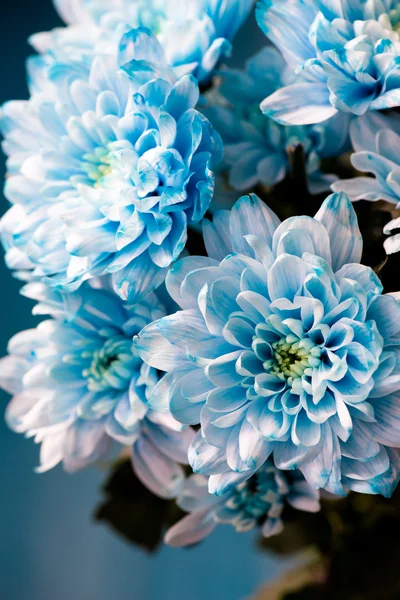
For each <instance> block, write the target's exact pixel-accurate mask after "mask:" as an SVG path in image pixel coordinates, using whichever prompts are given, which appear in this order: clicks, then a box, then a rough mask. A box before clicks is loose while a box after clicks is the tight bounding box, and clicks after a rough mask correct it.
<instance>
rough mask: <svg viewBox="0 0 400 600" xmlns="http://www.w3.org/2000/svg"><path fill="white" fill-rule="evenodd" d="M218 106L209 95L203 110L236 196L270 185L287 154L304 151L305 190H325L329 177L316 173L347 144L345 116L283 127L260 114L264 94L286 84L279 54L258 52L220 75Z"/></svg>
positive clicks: (282, 172)
mask: <svg viewBox="0 0 400 600" xmlns="http://www.w3.org/2000/svg"><path fill="white" fill-rule="evenodd" d="M219 75H220V76H221V78H222V84H221V86H220V88H219V96H220V98H219V105H215V103H214V101H215V93H214V92H213V93H212V98H211V100H212V101H213V102H210V104H211V106H210V107H209V108H206V109H205V110H204V114H205V115H206V116H207V117H208V118H209V119H210V121H211V122H212V123H213V125H214V126H215V128H216V129H217V131H218V132H219V133H220V134H221V136H222V139H223V142H224V151H225V152H224V165H223V168H224V170H227V171H228V173H229V183H230V185H231V186H232V187H233V188H234V189H236V190H239V191H246V190H249V189H251V188H252V187H253V186H254V185H257V184H264V185H266V186H273V185H276V184H277V183H279V182H280V181H282V180H283V179H284V178H285V176H286V175H287V173H288V171H289V169H290V162H289V154H288V152H289V151H290V149H293V148H295V147H297V146H299V145H301V146H302V147H303V149H304V154H305V160H306V171H307V175H308V180H309V187H310V191H311V192H313V193H319V192H320V191H324V190H327V189H329V186H330V184H331V183H332V181H334V180H335V179H336V177H335V176H334V175H325V174H323V173H321V171H320V161H321V159H323V158H329V157H334V156H339V155H340V154H342V152H344V151H345V150H346V149H347V146H348V144H349V140H348V128H349V115H348V114H346V113H339V114H338V115H336V116H335V117H333V118H332V119H329V120H328V121H326V122H325V123H321V124H318V125H311V126H310V125H305V126H284V125H280V124H278V123H276V122H275V121H273V120H272V119H271V118H269V117H268V116H266V115H263V113H262V112H261V110H260V102H261V101H262V100H263V99H264V98H265V94H266V93H269V94H270V93H272V92H275V91H276V90H278V89H279V88H280V87H281V86H282V85H283V83H284V81H285V63H284V60H283V58H282V57H281V55H280V54H279V52H278V51H277V50H276V49H274V48H271V47H266V48H263V49H262V50H261V51H260V52H258V53H257V54H256V55H255V56H253V57H252V58H250V59H249V60H248V61H247V63H246V67H245V70H238V69H228V68H225V69H223V70H221V71H220V73H219Z"/></svg>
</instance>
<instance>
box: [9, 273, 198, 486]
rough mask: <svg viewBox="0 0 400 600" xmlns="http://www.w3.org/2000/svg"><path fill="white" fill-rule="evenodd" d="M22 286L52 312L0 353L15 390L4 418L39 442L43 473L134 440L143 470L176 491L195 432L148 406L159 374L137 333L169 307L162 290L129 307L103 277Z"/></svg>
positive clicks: (153, 482)
mask: <svg viewBox="0 0 400 600" xmlns="http://www.w3.org/2000/svg"><path fill="white" fill-rule="evenodd" d="M23 293H24V294H25V295H27V296H29V297H31V298H33V299H35V300H39V304H38V305H37V307H36V311H35V312H36V313H38V314H49V315H50V316H51V317H52V318H50V319H48V320H45V321H43V322H41V323H40V324H39V325H38V327H37V328H36V329H32V330H27V331H23V332H21V333H18V334H17V335H16V336H15V337H13V338H12V339H11V341H10V343H9V348H8V351H9V355H8V356H6V357H5V358H2V359H1V360H0V386H1V387H2V389H4V390H6V391H7V392H9V393H10V394H12V395H13V398H12V400H11V402H10V404H9V405H8V407H7V410H6V420H7V423H8V425H9V426H10V427H11V429H13V430H14V431H17V432H18V433H24V434H25V435H26V436H28V437H34V438H35V441H36V442H37V443H40V444H41V451H40V467H39V468H38V469H37V470H38V471H39V472H44V471H47V470H49V469H51V468H53V467H54V466H56V465H57V464H58V463H60V462H62V463H63V465H64V467H65V469H66V470H67V471H70V472H73V471H76V470H78V469H82V468H84V467H86V466H88V465H90V464H92V463H94V462H96V461H98V460H100V459H102V458H104V457H105V456H107V455H108V454H109V452H110V450H111V445H112V442H113V441H116V442H118V443H119V444H122V445H123V446H129V447H131V450H132V464H133V468H134V470H135V472H136V473H137V475H138V477H140V478H141V480H142V481H143V483H144V484H145V485H147V487H148V488H149V489H151V490H152V491H153V492H154V493H156V494H159V495H160V496H163V497H174V496H175V495H176V494H177V493H178V492H179V490H180V486H181V485H182V483H183V481H184V471H183V469H182V467H181V466H180V465H179V464H178V463H182V464H184V463H186V462H187V451H188V447H189V444H190V441H191V439H192V437H193V434H192V431H191V430H190V429H188V428H184V427H182V425H180V424H179V423H177V422H176V421H175V420H174V419H173V418H172V417H171V416H170V415H161V414H159V413H155V412H154V411H152V410H151V409H150V408H149V406H148V399H149V397H150V394H151V390H152V389H153V388H154V386H155V385H156V384H157V382H158V381H159V378H160V374H159V373H158V372H157V371H156V370H155V369H153V368H151V367H150V366H148V365H146V364H144V363H143V361H142V360H141V359H140V357H139V356H138V354H137V352H136V351H135V349H134V348H133V347H132V337H133V336H134V335H135V334H137V333H138V332H139V331H140V330H141V329H142V327H143V326H145V325H146V324H147V323H149V322H151V321H152V320H153V319H155V318H158V317H160V316H161V315H163V314H165V311H164V308H163V306H162V304H161V303H160V302H159V301H158V299H157V297H156V296H154V295H152V294H150V295H149V296H148V298H147V299H146V300H145V301H143V302H141V303H140V304H136V305H128V304H124V303H123V302H122V301H121V299H120V298H119V296H117V295H116V294H115V293H114V292H113V291H112V290H111V288H110V287H109V285H108V282H107V281H106V282H104V281H103V282H102V283H101V287H100V288H96V289H94V288H92V287H90V286H89V284H87V283H86V284H84V285H83V286H82V288H81V289H80V290H79V291H77V292H75V293H71V294H60V293H58V292H53V291H50V290H49V288H47V287H46V286H44V285H43V284H40V283H32V284H28V285H27V286H26V287H25V288H24V290H23Z"/></svg>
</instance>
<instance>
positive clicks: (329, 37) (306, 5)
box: [257, 0, 400, 125]
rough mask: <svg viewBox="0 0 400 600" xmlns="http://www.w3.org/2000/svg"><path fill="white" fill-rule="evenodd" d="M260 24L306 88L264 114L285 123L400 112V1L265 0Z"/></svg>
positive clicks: (268, 102)
mask: <svg viewBox="0 0 400 600" xmlns="http://www.w3.org/2000/svg"><path fill="white" fill-rule="evenodd" d="M257 20H258V23H259V25H260V27H261V29H262V30H263V31H264V32H265V34H266V35H267V36H268V37H269V39H270V40H271V41H272V42H273V43H274V44H275V45H276V46H277V47H278V48H279V50H280V51H281V52H282V54H283V56H284V58H285V60H286V61H287V63H288V65H289V66H290V67H291V68H292V69H293V70H294V71H295V72H296V73H298V74H299V75H301V77H302V81H296V82H295V83H293V84H291V85H289V86H285V87H283V88H282V89H280V90H278V91H277V92H275V93H274V94H272V95H271V96H269V97H267V98H266V99H265V100H264V102H263V103H262V106H261V107H262V110H263V111H264V112H265V113H266V114H268V115H269V116H271V117H273V118H274V119H276V120H277V121H279V122H281V123H285V124H298V125H300V124H307V123H319V122H321V121H325V120H326V119H328V118H329V117H331V116H332V115H334V114H335V113H337V112H338V111H344V112H348V113H353V114H355V115H362V114H364V113H366V112H367V111H368V110H382V109H385V108H390V107H393V106H399V105H400V37H399V32H398V30H399V24H400V11H399V10H398V2H397V0H370V1H368V2H365V0H334V1H333V2H331V1H329V2H328V1H327V0H259V2H258V5H257Z"/></svg>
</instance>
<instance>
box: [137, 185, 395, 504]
mask: <svg viewBox="0 0 400 600" xmlns="http://www.w3.org/2000/svg"><path fill="white" fill-rule="evenodd" d="M204 239H205V243H206V247H207V250H208V254H209V257H188V258H184V259H183V260H181V261H179V262H178V263H177V264H176V265H175V266H174V267H173V268H172V270H171V271H170V272H169V274H168V277H167V288H168V291H169V293H170V294H171V296H172V297H173V298H174V299H175V301H176V302H177V303H178V304H179V306H180V307H181V309H182V310H181V311H178V312H177V313H176V314H174V315H170V316H168V317H165V318H162V319H161V320H159V321H157V322H155V323H153V324H150V325H148V326H147V327H145V328H144V330H143V331H142V332H141V333H140V335H139V336H138V337H137V338H136V339H135V344H136V347H137V349H138V351H139V353H140V355H141V356H142V358H143V359H144V360H145V361H146V362H148V363H149V364H150V365H152V366H153V367H156V368H159V369H162V370H164V371H168V374H167V375H166V376H165V377H164V378H163V379H162V380H161V382H160V383H159V384H158V385H157V386H156V387H155V388H154V390H153V391H152V394H151V398H150V404H151V406H152V407H153V408H155V409H157V410H160V411H168V410H171V413H172V415H173V416H174V417H175V418H176V419H177V420H178V421H180V422H182V423H193V424H194V423H200V424H201V429H200V431H199V433H197V435H196V437H195V439H194V441H193V443H192V446H191V449H190V451H189V458H190V462H191V465H192V467H193V470H194V471H195V472H198V473H202V474H205V475H211V478H210V486H211V489H212V490H214V491H215V492H216V493H217V494H221V493H224V491H225V490H226V489H227V487H228V488H229V486H231V485H232V484H233V483H234V481H235V477H237V478H238V479H237V480H239V481H240V478H242V477H243V474H244V473H245V474H247V475H249V474H252V473H254V472H255V471H256V470H257V469H259V468H260V467H261V466H262V465H263V464H264V462H265V461H266V459H267V458H268V457H269V456H270V455H271V454H272V455H273V458H274V461H275V465H276V466H277V467H278V468H280V469H294V468H299V469H300V470H301V471H302V473H303V475H304V476H305V478H306V479H307V481H308V482H309V483H310V485H311V486H313V487H315V488H325V489H327V490H329V491H330V492H332V493H335V494H344V493H345V492H346V491H348V490H349V489H350V490H355V491H361V492H366V493H381V494H384V495H390V494H391V492H392V491H393V489H394V486H395V485H396V484H397V480H398V476H399V467H400V465H399V458H398V454H397V451H396V450H395V449H394V448H399V447H400V401H399V391H400V363H399V355H398V348H399V343H400V304H399V303H398V302H397V301H396V300H395V298H394V297H392V296H389V295H382V286H381V283H380V281H379V279H378V277H377V276H376V275H375V273H374V272H373V271H372V269H370V268H369V267H365V266H363V265H361V264H360V258H361V253H362V238H361V234H360V231H359V229H358V224H357V217H356V214H355V212H354V209H353V206H352V204H351V202H350V201H349V199H348V198H347V197H346V196H345V195H344V194H335V195H332V196H330V197H329V198H327V199H326V201H325V202H324V203H323V205H322V207H321V208H320V210H319V211H318V213H317V214H316V216H315V217H314V218H311V217H305V216H304V217H292V218H290V219H287V220H286V221H284V222H282V223H280V221H279V219H278V218H277V217H276V215H275V214H274V213H273V212H271V211H270V210H269V209H268V208H267V207H266V206H265V205H264V204H263V203H262V202H261V200H259V199H258V198H257V196H255V195H250V196H245V197H243V198H241V199H240V200H239V201H238V202H237V203H236V205H235V206H234V208H233V209H232V211H231V212H228V211H221V212H218V213H216V215H215V217H214V220H213V223H210V222H207V221H206V222H205V226H204ZM221 474H222V476H221ZM233 474H234V476H233Z"/></svg>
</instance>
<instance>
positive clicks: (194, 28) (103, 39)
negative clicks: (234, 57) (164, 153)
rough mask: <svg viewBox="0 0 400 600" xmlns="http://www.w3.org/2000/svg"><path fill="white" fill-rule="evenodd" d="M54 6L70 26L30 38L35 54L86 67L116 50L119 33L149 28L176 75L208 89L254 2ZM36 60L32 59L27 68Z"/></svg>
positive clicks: (91, 0) (80, 1)
mask: <svg viewBox="0 0 400 600" xmlns="http://www.w3.org/2000/svg"><path fill="white" fill-rule="evenodd" d="M54 4H55V6H56V8H57V10H58V11H59V13H60V15H61V17H62V18H63V19H64V20H65V22H66V23H68V24H70V26H69V27H68V28H60V29H55V30H53V31H52V32H49V33H40V34H37V35H35V36H32V38H31V43H32V45H33V46H34V47H35V48H36V49H37V50H38V51H39V52H46V51H49V52H50V53H51V54H52V55H54V56H56V57H57V58H59V59H60V58H62V57H65V58H67V60H70V59H71V57H73V56H75V57H76V58H77V59H80V60H83V61H86V62H90V60H92V59H93V56H94V55H96V54H98V53H101V52H102V51H104V49H105V48H106V49H107V52H110V51H111V52H112V49H113V48H114V49H115V51H117V48H118V37H120V36H121V34H122V33H123V32H124V29H125V30H126V29H127V28H128V29H132V28H136V27H148V28H149V29H150V30H151V31H152V32H153V33H154V34H155V35H157V37H158V39H159V41H160V42H161V44H162V46H163V48H164V51H165V56H166V59H167V62H168V64H169V65H170V66H171V67H172V68H173V69H174V71H175V73H176V74H177V75H178V76H182V75H187V74H189V73H191V74H193V75H194V76H195V77H196V78H197V79H198V81H199V83H201V84H207V82H208V81H209V79H210V78H211V76H212V74H213V71H214V69H215V67H216V66H217V64H218V62H219V61H220V60H221V59H222V58H224V57H226V56H228V55H229V54H230V53H231V50H232V45H231V41H232V39H233V38H234V36H235V35H236V33H237V31H238V29H239V28H240V26H241V25H242V24H243V23H244V21H245V20H246V18H247V17H248V15H249V13H250V10H251V8H252V6H253V4H254V0H196V1H194V2H192V1H190V2H182V1H181V0H168V2H165V1H164V0H105V1H100V2H99V1H98V0H54ZM41 60H43V57H42V58H37V59H33V60H32V61H31V67H32V68H33V69H35V67H37V66H38V65H39V63H40V61H41ZM44 60H51V56H47V57H44Z"/></svg>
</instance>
